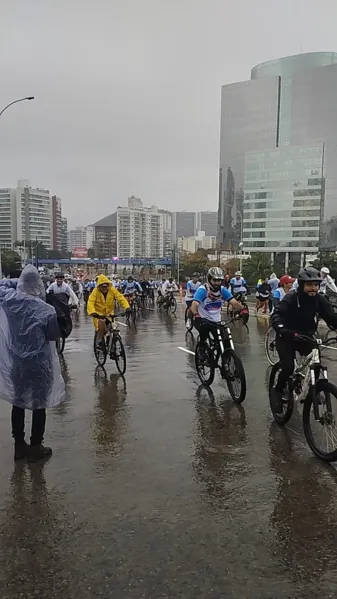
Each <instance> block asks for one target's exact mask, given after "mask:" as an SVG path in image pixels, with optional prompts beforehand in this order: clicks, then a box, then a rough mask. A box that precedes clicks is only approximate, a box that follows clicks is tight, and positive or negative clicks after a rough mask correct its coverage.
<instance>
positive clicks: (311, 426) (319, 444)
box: [303, 379, 337, 462]
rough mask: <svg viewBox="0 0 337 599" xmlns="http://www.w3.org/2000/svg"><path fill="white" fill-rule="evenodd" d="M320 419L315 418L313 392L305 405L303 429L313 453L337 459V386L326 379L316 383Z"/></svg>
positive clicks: (333, 459)
mask: <svg viewBox="0 0 337 599" xmlns="http://www.w3.org/2000/svg"><path fill="white" fill-rule="evenodd" d="M315 390H316V402H317V404H318V410H319V419H318V420H316V419H315V414H314V404H313V397H312V393H310V392H309V393H308V395H307V397H306V399H305V402H304V406H303V429H304V434H305V438H306V440H307V443H308V445H309V447H310V449H311V451H313V453H314V454H315V455H316V456H317V457H318V458H320V459H321V460H324V461H325V462H336V461H337V423H336V414H337V387H336V386H335V385H333V384H332V383H329V381H328V380H326V379H319V380H318V381H317V383H316V389H315Z"/></svg>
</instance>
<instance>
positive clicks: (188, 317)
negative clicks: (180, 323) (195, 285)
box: [184, 300, 194, 333]
mask: <svg viewBox="0 0 337 599" xmlns="http://www.w3.org/2000/svg"><path fill="white" fill-rule="evenodd" d="M192 301H193V300H186V310H185V315H184V319H185V327H186V331H187V333H191V332H192V329H193V327H194V314H193V312H192V310H191V305H192ZM187 324H188V326H187Z"/></svg>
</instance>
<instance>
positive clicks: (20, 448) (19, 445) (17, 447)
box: [14, 441, 29, 460]
mask: <svg viewBox="0 0 337 599" xmlns="http://www.w3.org/2000/svg"><path fill="white" fill-rule="evenodd" d="M28 450H29V445H28V443H26V441H15V444H14V460H23V458H25V457H26V456H27V454H28Z"/></svg>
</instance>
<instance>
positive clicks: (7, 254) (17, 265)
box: [1, 250, 21, 277]
mask: <svg viewBox="0 0 337 599" xmlns="http://www.w3.org/2000/svg"><path fill="white" fill-rule="evenodd" d="M1 264H2V272H3V274H4V275H5V276H6V277H7V276H8V275H10V274H11V272H13V271H16V270H21V258H20V256H19V254H18V253H17V252H14V251H13V250H2V251H1Z"/></svg>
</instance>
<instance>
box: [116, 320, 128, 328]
mask: <svg viewBox="0 0 337 599" xmlns="http://www.w3.org/2000/svg"><path fill="white" fill-rule="evenodd" d="M116 323H117V324H121V325H122V327H127V326H128V325H127V324H125V322H121V321H120V320H116Z"/></svg>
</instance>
